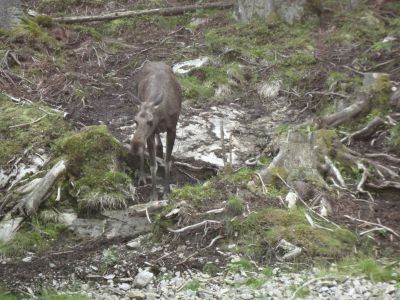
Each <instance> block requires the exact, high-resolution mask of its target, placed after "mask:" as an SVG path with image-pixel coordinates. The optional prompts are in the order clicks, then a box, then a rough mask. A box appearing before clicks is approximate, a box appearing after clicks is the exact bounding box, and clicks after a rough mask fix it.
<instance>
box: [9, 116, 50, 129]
mask: <svg viewBox="0 0 400 300" xmlns="http://www.w3.org/2000/svg"><path fill="white" fill-rule="evenodd" d="M45 117H47V115H43V116H41V117H40V118H38V119H36V120H34V121H32V122H30V123H23V124H18V125H12V126H9V127H8V128H20V127H28V126H31V125H32V124H35V123H37V122H39V121H41V120H42V119H44V118H45Z"/></svg>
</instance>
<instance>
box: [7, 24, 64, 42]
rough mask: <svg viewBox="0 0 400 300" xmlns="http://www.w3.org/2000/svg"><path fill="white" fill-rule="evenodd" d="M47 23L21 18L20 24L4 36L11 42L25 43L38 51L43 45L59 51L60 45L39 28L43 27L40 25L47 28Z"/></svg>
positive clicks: (43, 29) (44, 30)
mask: <svg viewBox="0 0 400 300" xmlns="http://www.w3.org/2000/svg"><path fill="white" fill-rule="evenodd" d="M47 21H48V20H47ZM47 21H46V19H44V18H22V19H21V23H20V24H19V25H18V26H17V27H15V28H13V29H11V30H9V31H7V32H6V35H7V36H8V37H9V39H10V40H11V41H14V42H27V43H30V44H31V45H32V46H34V47H35V48H38V49H40V48H41V47H43V45H44V46H47V47H49V48H51V49H54V50H59V49H60V48H61V44H60V43H59V42H58V41H57V40H56V39H54V38H53V37H51V36H50V35H49V34H48V33H47V30H46V29H45V28H43V27H42V26H41V25H43V24H42V23H45V25H43V26H48V25H49V24H47V23H46V22H47ZM39 22H41V23H39Z"/></svg>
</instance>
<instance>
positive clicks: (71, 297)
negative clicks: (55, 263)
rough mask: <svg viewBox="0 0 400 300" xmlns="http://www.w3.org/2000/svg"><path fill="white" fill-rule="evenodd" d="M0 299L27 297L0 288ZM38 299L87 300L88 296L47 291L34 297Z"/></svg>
mask: <svg viewBox="0 0 400 300" xmlns="http://www.w3.org/2000/svg"><path fill="white" fill-rule="evenodd" d="M0 299H1V300H20V299H27V298H26V296H24V295H19V294H15V293H11V292H7V291H3V290H1V289H0ZM35 299H38V300H89V298H88V297H86V296H83V295H79V294H56V293H52V292H48V291H44V292H42V295H40V296H39V297H37V298H35Z"/></svg>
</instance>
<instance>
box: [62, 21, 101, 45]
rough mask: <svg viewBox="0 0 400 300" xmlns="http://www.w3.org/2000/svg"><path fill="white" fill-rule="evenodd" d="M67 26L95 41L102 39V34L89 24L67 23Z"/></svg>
mask: <svg viewBox="0 0 400 300" xmlns="http://www.w3.org/2000/svg"><path fill="white" fill-rule="evenodd" d="M67 28H69V29H70V30H73V31H76V32H80V33H84V34H88V35H90V36H91V37H92V38H94V39H95V40H96V41H101V39H102V34H101V33H100V32H99V31H98V30H97V29H96V28H94V27H92V26H90V25H80V24H71V25H68V27H67Z"/></svg>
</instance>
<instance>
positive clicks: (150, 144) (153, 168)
mask: <svg viewBox="0 0 400 300" xmlns="http://www.w3.org/2000/svg"><path fill="white" fill-rule="evenodd" d="M154 137H155V136H154V134H152V135H151V136H150V137H149V138H148V139H147V150H148V151H149V157H150V172H151V188H152V194H151V197H150V200H151V201H157V200H158V193H157V189H156V183H157V182H156V175H157V161H156V148H155V141H154Z"/></svg>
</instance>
